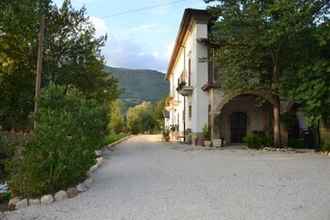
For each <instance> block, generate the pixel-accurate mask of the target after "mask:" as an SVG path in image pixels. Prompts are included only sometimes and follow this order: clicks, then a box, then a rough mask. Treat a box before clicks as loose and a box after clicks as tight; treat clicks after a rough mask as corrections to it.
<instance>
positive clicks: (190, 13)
mask: <svg viewBox="0 0 330 220" xmlns="http://www.w3.org/2000/svg"><path fill="white" fill-rule="evenodd" d="M194 18H195V19H198V20H206V21H208V20H209V19H210V18H211V16H210V14H209V13H208V11H207V10H200V9H192V8H187V9H185V11H184V14H183V18H182V21H181V25H180V29H179V32H178V35H177V38H176V43H175V46H174V50H173V52H172V56H171V59H170V62H169V65H168V70H167V74H166V79H168V77H169V76H170V74H171V72H172V70H173V67H174V65H175V61H176V57H177V55H178V53H179V52H180V48H181V46H182V43H183V40H184V38H185V34H186V33H187V30H188V28H189V24H190V22H191V21H192V20H193V19H194Z"/></svg>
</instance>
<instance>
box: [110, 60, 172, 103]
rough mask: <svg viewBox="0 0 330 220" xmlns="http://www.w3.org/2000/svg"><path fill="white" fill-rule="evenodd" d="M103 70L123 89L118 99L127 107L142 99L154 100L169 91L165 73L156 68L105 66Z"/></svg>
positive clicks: (164, 95)
mask: <svg viewBox="0 0 330 220" xmlns="http://www.w3.org/2000/svg"><path fill="white" fill-rule="evenodd" d="M105 71H106V72H108V73H110V74H111V75H112V76H113V77H114V78H116V79H117V80H118V83H119V88H120V89H123V93H122V94H121V95H120V99H121V100H122V101H123V102H124V103H125V104H126V106H127V107H131V106H134V105H137V104H140V103H141V102H143V101H150V102H156V101H158V100H160V99H162V98H163V97H166V96H167V94H168V92H169V83H168V81H166V80H165V74H164V73H162V72H160V71H157V70H150V69H130V68H121V67H111V66H105Z"/></svg>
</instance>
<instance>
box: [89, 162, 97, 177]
mask: <svg viewBox="0 0 330 220" xmlns="http://www.w3.org/2000/svg"><path fill="white" fill-rule="evenodd" d="M97 168H98V166H97V164H95V165H94V166H92V167H91V168H90V169H89V171H88V175H92V173H93V172H95V170H97Z"/></svg>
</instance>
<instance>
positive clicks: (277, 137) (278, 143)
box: [272, 49, 282, 147]
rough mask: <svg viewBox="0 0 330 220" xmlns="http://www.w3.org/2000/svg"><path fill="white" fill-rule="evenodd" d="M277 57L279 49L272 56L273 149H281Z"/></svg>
mask: <svg viewBox="0 0 330 220" xmlns="http://www.w3.org/2000/svg"><path fill="white" fill-rule="evenodd" d="M279 56H280V49H278V50H277V51H276V52H275V53H274V54H273V73H272V74H273V76H272V78H273V82H272V90H273V94H274V104H273V117H274V125H273V126H274V127H273V129H274V131H273V132H274V145H275V147H281V145H282V142H281V99H280V96H279V94H280V93H279V78H280V69H279Z"/></svg>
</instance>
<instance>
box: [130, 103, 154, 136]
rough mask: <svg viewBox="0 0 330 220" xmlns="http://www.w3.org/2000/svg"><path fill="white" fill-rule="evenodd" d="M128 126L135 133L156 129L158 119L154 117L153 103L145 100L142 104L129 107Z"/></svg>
mask: <svg viewBox="0 0 330 220" xmlns="http://www.w3.org/2000/svg"><path fill="white" fill-rule="evenodd" d="M127 127H128V129H129V130H130V131H131V132H132V133H133V134H139V133H144V132H152V131H154V130H155V128H156V127H157V121H156V120H155V118H154V117H153V111H152V104H151V103H150V102H143V103H142V104H140V105H137V106H135V107H132V108H129V109H128V112H127Z"/></svg>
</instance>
